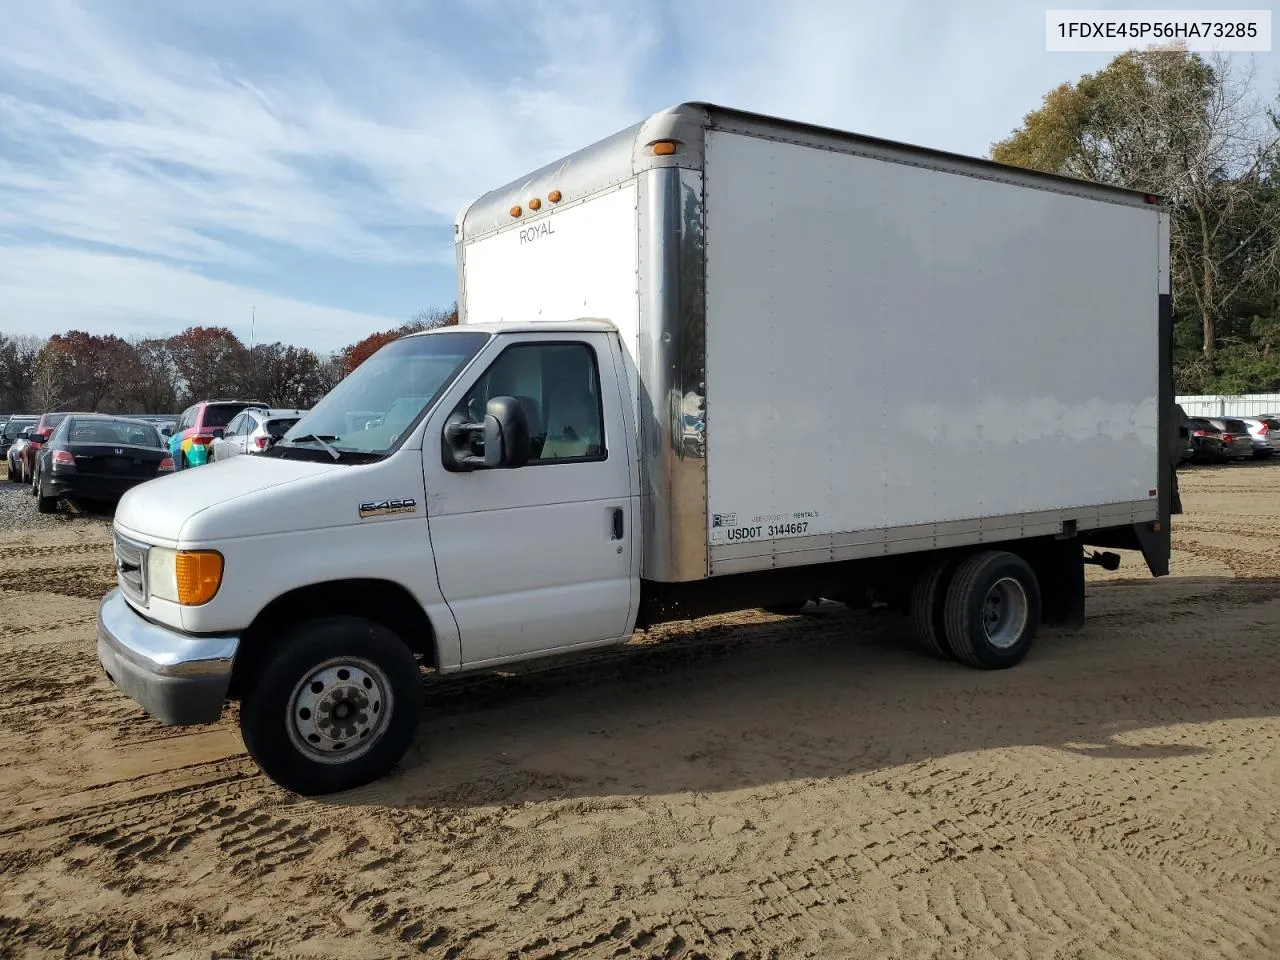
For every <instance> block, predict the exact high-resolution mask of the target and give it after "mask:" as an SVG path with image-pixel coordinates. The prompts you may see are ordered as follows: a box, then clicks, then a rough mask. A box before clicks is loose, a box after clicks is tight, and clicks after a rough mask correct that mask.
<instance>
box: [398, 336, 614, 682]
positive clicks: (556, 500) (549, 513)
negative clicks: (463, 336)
mask: <svg viewBox="0 0 1280 960" xmlns="http://www.w3.org/2000/svg"><path fill="white" fill-rule="evenodd" d="M615 348H616V343H615V341H614V339H613V338H611V337H610V336H609V335H608V334H605V333H595V332H589V333H572V334H563V335H558V336H557V337H556V339H555V340H549V339H546V338H545V337H544V336H540V335H536V334H530V335H524V336H517V335H504V336H502V337H501V338H500V339H499V340H498V341H496V342H495V343H494V344H493V345H492V346H491V347H490V349H489V350H488V351H486V355H485V357H484V358H482V359H487V360H488V363H487V364H484V365H483V366H481V364H477V365H476V368H477V369H480V370H481V372H479V373H478V375H475V376H472V377H469V378H466V379H465V381H464V382H462V383H460V384H459V385H458V386H457V387H456V388H455V390H454V391H453V392H452V394H451V396H450V397H449V398H447V399H446V402H445V403H442V404H441V405H440V406H439V407H438V408H437V410H436V412H435V414H433V416H432V418H431V421H430V423H429V424H428V427H427V432H426V434H425V436H424V439H423V467H424V473H425V482H426V490H427V514H428V522H429V524H430V535H431V543H432V549H433V552H434V554H435V560H436V571H437V575H438V578H439V583H440V589H441V593H442V594H443V596H444V598H445V600H446V602H447V603H448V604H449V607H450V609H451V610H452V612H453V615H454V618H455V620H456V622H457V625H458V631H459V635H460V641H461V659H462V663H463V665H464V666H476V665H479V664H483V663H488V662H494V661H501V660H506V659H517V658H520V657H524V656H528V655H531V654H536V653H543V652H548V651H552V650H560V649H566V648H572V647H576V646H582V645H589V644H593V643H599V642H601V641H609V640H614V639H618V638H621V637H624V636H626V635H627V634H628V633H629V631H630V626H631V623H632V622H633V620H634V604H635V603H636V602H638V597H639V581H638V574H639V556H638V553H637V548H638V543H637V538H636V536H635V533H636V517H637V514H638V509H639V503H638V499H639V498H638V492H639V490H638V481H637V480H635V479H634V478H635V476H636V472H635V452H634V451H635V443H634V435H633V433H632V431H631V428H630V422H629V418H628V417H627V416H626V411H627V409H628V408H629V407H628V405H626V404H624V398H623V393H622V392H621V388H620V384H621V383H624V382H625V381H624V380H622V367H621V356H620V352H617V351H616V350H615ZM496 396H515V397H518V398H520V399H521V400H522V401H523V405H524V407H525V410H526V414H527V416H528V419H529V427H530V435H531V438H532V450H531V457H530V460H529V462H528V464H526V465H525V466H522V467H518V468H515V469H496V470H484V469H479V470H474V471H471V472H466V473H456V472H451V471H449V470H447V469H445V467H444V465H443V456H442V434H443V430H444V425H445V421H446V420H447V419H448V417H449V416H450V414H452V413H453V412H454V411H457V410H462V411H466V412H467V413H468V418H469V419H473V420H474V419H477V418H479V417H480V416H482V415H483V411H484V408H485V405H486V403H487V402H488V400H489V399H490V398H492V397H496Z"/></svg>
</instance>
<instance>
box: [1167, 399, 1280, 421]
mask: <svg viewBox="0 0 1280 960" xmlns="http://www.w3.org/2000/svg"><path fill="white" fill-rule="evenodd" d="M1174 399H1175V400H1177V402H1178V403H1179V404H1180V405H1181V407H1182V409H1183V410H1185V411H1186V412H1187V416H1188V417H1256V416H1257V415H1258V414H1260V413H1280V393H1247V394H1244V395H1243V396H1239V397H1213V396H1199V397H1175V398H1174Z"/></svg>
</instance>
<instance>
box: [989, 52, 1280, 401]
mask: <svg viewBox="0 0 1280 960" xmlns="http://www.w3.org/2000/svg"><path fill="white" fill-rule="evenodd" d="M1241 63H1242V62H1241V61H1233V60H1229V59H1227V58H1226V57H1223V56H1218V57H1214V58H1209V59H1206V58H1204V57H1202V56H1199V55H1197V54H1193V53H1188V52H1186V51H1182V50H1160V51H1158V50H1150V51H1141V52H1130V53H1125V54H1122V55H1120V56H1118V57H1116V58H1115V59H1114V60H1112V61H1111V62H1110V63H1109V64H1108V65H1107V67H1106V68H1104V69H1103V70H1100V71H1099V72H1097V73H1094V74H1088V75H1086V76H1084V77H1082V78H1081V79H1080V80H1079V81H1078V82H1077V83H1074V84H1070V83H1065V84H1062V85H1061V86H1059V87H1057V88H1056V89H1054V90H1052V91H1050V92H1049V94H1048V95H1047V96H1045V98H1044V101H1043V104H1042V105H1041V107H1040V108H1039V109H1038V110H1035V111H1033V112H1032V113H1029V114H1028V115H1027V116H1026V117H1025V118H1024V120H1023V123H1022V125H1021V126H1020V127H1018V129H1016V130H1015V131H1014V132H1013V133H1012V134H1011V135H1010V136H1009V137H1008V138H1006V139H1004V140H1002V141H1000V142H998V143H996V144H995V145H994V146H993V147H992V150H991V156H992V159H994V160H997V161H1000V162H1002V163H1009V164H1014V165H1017V166H1022V167H1029V168H1032V169H1037V170H1043V171H1046V172H1049V173H1058V174H1066V175H1068V176H1074V177H1081V178H1084V179H1087V180H1093V181H1098V182H1102V183H1109V184H1114V185H1117V186H1123V187H1129V188H1132V189H1136V190H1141V191H1143V192H1146V193H1154V194H1157V195H1158V196H1160V197H1161V198H1163V200H1164V201H1165V202H1166V203H1168V204H1169V206H1170V210H1171V213H1170V221H1171V223H1170V248H1171V270H1172V273H1173V283H1172V289H1173V301H1174V381H1175V384H1176V388H1177V390H1178V392H1179V393H1189V394H1199V393H1210V394H1238V393H1253V392H1259V393H1261V392H1272V391H1280V246H1278V245H1277V241H1280V189H1278V187H1280V113H1278V111H1277V107H1278V106H1280V102H1278V101H1277V99H1276V96H1275V91H1271V92H1270V94H1269V95H1268V96H1266V97H1264V96H1262V95H1260V93H1259V91H1258V89H1257V83H1256V77H1255V75H1254V73H1253V71H1252V69H1251V68H1247V67H1244V66H1241ZM1100 346H1105V345H1100Z"/></svg>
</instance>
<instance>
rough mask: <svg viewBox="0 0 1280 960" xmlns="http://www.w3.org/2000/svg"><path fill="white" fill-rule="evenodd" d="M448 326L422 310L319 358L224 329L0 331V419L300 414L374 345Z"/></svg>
mask: <svg viewBox="0 0 1280 960" xmlns="http://www.w3.org/2000/svg"><path fill="white" fill-rule="evenodd" d="M457 322H458V311H457V306H456V305H454V306H453V307H450V308H449V309H447V310H438V309H429V310H422V311H419V312H418V314H417V315H416V316H414V318H413V319H412V320H410V321H409V322H408V323H405V324H402V325H401V326H399V327H396V328H395V329H393V330H383V331H379V332H378V333H372V334H370V335H369V336H367V337H365V338H364V339H363V340H358V341H357V342H355V343H352V344H350V345H349V346H347V347H344V348H343V349H342V350H339V351H336V352H335V353H332V354H328V355H323V356H322V355H320V354H318V353H316V352H315V351H314V350H310V349H308V348H307V347H297V346H293V345H292V344H286V343H259V344H254V345H252V346H246V345H245V344H244V343H243V342H242V341H241V340H240V338H239V337H237V336H236V335H235V334H234V333H233V332H232V331H231V330H229V329H227V328H226V327H188V328H187V329H185V330H183V331H182V332H181V333H178V334H175V335H174V336H171V337H158V338H157V337H153V338H142V337H135V338H129V339H124V338H121V337H118V336H114V335H112V334H106V335H99V334H91V333H85V332H84V331H81V330H71V331H69V332H67V333H59V334H54V335H53V336H51V337H49V338H47V339H45V338H42V337H35V336H9V335H6V334H4V333H0V413H20V412H36V413H40V412H43V411H46V410H59V409H61V410H81V411H98V412H104V413H177V412H179V411H181V410H183V409H185V408H186V407H187V406H188V405H189V404H191V403H194V402H195V401H197V400H204V399H212V398H215V397H227V398H236V397H238V398H243V399H252V400H260V401H262V402H263V403H269V404H271V405H273V406H278V407H292V408H302V409H305V408H308V407H310V406H312V405H313V404H314V403H315V402H316V401H317V400H319V399H320V398H321V397H322V396H324V395H325V394H326V393H327V392H328V391H329V390H331V389H332V388H333V386H334V385H335V384H336V383H337V382H338V381H339V380H341V379H342V378H343V377H345V376H346V375H347V374H349V373H350V372H351V371H352V370H354V369H355V368H356V367H358V366H359V365H360V364H361V363H363V362H364V361H365V360H367V359H368V358H369V357H370V356H372V355H373V353H374V351H376V350H377V349H378V348H379V347H381V346H383V345H384V344H386V343H389V342H390V341H392V340H395V339H396V338H397V337H402V336H404V335H406V334H409V333H416V332H417V331H420V330H428V329H431V328H433V327H442V326H449V325H452V324H455V323H457Z"/></svg>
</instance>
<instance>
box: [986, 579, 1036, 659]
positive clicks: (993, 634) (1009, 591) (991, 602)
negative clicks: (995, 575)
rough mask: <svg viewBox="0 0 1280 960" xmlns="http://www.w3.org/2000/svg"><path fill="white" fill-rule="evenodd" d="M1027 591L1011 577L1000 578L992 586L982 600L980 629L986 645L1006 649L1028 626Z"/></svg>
mask: <svg viewBox="0 0 1280 960" xmlns="http://www.w3.org/2000/svg"><path fill="white" fill-rule="evenodd" d="M1029 607H1030V603H1029V602H1028V600H1027V589H1026V587H1024V586H1023V585H1022V584H1021V583H1020V582H1019V581H1018V580H1017V579H1015V578H1014V577H1001V578H1000V579H999V580H997V581H996V582H995V583H993V584H992V585H991V589H989V590H988V591H987V595H986V597H985V598H984V599H983V601H982V629H983V632H984V633H985V634H986V637H987V642H988V643H990V644H991V645H992V646H993V647H995V648H997V649H999V650H1008V649H1009V648H1010V647H1012V646H1013V645H1014V644H1015V643H1017V642H1018V639H1019V638H1020V637H1021V636H1022V633H1023V631H1024V629H1025V628H1026V625H1027V611H1028V609H1029Z"/></svg>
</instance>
